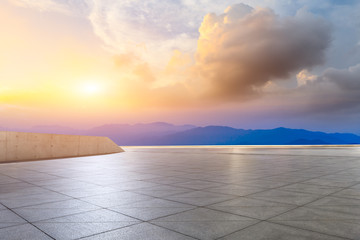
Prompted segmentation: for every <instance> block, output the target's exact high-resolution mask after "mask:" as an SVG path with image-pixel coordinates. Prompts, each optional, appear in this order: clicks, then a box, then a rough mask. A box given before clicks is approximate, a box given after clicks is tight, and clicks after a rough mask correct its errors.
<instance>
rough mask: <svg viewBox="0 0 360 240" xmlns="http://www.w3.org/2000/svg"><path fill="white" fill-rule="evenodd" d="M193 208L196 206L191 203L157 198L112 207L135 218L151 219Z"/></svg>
mask: <svg viewBox="0 0 360 240" xmlns="http://www.w3.org/2000/svg"><path fill="white" fill-rule="evenodd" d="M193 208H194V206H191V205H187V204H182V203H177V202H173V201H168V200H164V199H158V198H156V199H152V200H149V201H141V202H135V203H130V204H126V205H121V206H116V207H111V208H110V209H112V210H114V211H117V212H119V213H123V214H125V215H128V216H131V217H134V218H138V219H141V220H144V221H149V220H152V219H155V218H159V217H164V216H167V215H171V214H175V213H179V212H183V211H187V210H190V209H193Z"/></svg>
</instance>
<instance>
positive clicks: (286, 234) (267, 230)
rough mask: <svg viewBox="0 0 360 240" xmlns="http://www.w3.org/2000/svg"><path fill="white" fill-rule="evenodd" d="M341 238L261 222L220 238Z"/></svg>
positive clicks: (251, 239)
mask: <svg viewBox="0 0 360 240" xmlns="http://www.w3.org/2000/svg"><path fill="white" fill-rule="evenodd" d="M309 239H311V240H341V239H344V238H339V237H334V236H329V235H325V234H320V233H317V232H312V231H306V230H302V229H297V228H293V227H287V226H284V225H278V224H273V223H268V222H262V223H259V224H255V225H254V226H251V227H248V228H246V229H244V230H240V231H238V232H235V233H233V234H230V235H228V236H226V237H224V238H221V240H309Z"/></svg>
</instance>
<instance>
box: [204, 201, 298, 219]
mask: <svg viewBox="0 0 360 240" xmlns="http://www.w3.org/2000/svg"><path fill="white" fill-rule="evenodd" d="M295 207H296V205H290V204H284V203H278V202H270V201H263V200H258V199H251V198H245V197H241V198H236V199H233V200H229V201H225V202H221V203H218V204H214V205H210V206H208V208H211V209H216V210H220V211H224V212H228V213H233V214H238V215H241V216H246V217H251V218H255V219H260V220H265V219H268V218H270V217H274V216H277V215H279V214H281V213H284V212H287V211H289V210H290V209H293V208H295Z"/></svg>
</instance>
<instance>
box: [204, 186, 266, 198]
mask: <svg viewBox="0 0 360 240" xmlns="http://www.w3.org/2000/svg"><path fill="white" fill-rule="evenodd" d="M265 190H266V188H259V187H249V186H239V185H234V184H229V185H225V186H221V187H214V188H208V189H206V191H207V192H215V193H223V194H229V195H236V196H246V195H249V194H253V193H257V192H262V191H265Z"/></svg>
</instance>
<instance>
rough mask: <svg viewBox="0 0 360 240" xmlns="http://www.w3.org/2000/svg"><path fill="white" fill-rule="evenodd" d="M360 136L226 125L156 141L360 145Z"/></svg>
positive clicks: (181, 143) (192, 130)
mask: <svg viewBox="0 0 360 240" xmlns="http://www.w3.org/2000/svg"><path fill="white" fill-rule="evenodd" d="M358 143H360V136H357V135H355V134H350V133H324V132H314V131H308V130H304V129H290V128H283V127H281V128H275V129H266V130H244V129H236V128H230V127H222V126H208V127H197V128H194V129H189V130H186V131H183V132H180V133H175V134H170V135H167V136H163V137H161V138H158V139H156V140H155V141H153V144H154V145H309V144H311V145H314V144H315V145H316V144H358Z"/></svg>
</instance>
